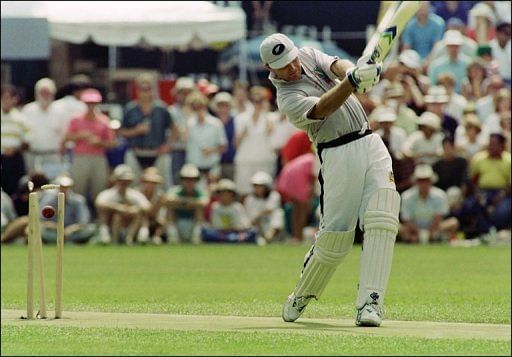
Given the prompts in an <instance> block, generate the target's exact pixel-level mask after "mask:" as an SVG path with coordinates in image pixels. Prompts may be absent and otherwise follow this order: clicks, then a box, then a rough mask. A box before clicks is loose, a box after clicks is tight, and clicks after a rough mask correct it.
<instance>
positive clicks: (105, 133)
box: [65, 89, 116, 207]
mask: <svg viewBox="0 0 512 357" xmlns="http://www.w3.org/2000/svg"><path fill="white" fill-rule="evenodd" d="M80 99H81V100H82V102H84V103H85V104H86V106H87V109H86V112H85V113H84V114H83V115H82V116H79V117H75V118H73V119H72V120H71V123H70V124H69V128H68V132H67V135H66V137H65V141H66V142H73V143H74V144H75V145H74V148H73V162H72V164H71V169H70V173H71V177H72V178H73V180H74V182H75V186H74V190H75V192H76V193H78V194H80V195H82V196H83V197H85V198H86V200H87V201H88V202H90V203H91V207H93V206H94V204H93V203H94V200H95V199H96V196H97V195H98V194H99V193H100V192H101V191H103V190H105V188H106V187H107V183H108V162H107V157H106V150H108V149H113V148H114V147H115V146H116V140H115V133H114V131H113V130H112V129H111V128H110V125H109V122H110V119H109V117H107V116H105V115H104V114H102V113H101V112H100V111H99V109H98V108H97V106H98V104H99V103H101V101H102V96H101V93H100V92H99V91H98V90H96V89H86V90H84V91H83V92H82V94H81V97H80Z"/></svg>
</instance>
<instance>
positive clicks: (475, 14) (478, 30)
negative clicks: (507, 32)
mask: <svg viewBox="0 0 512 357" xmlns="http://www.w3.org/2000/svg"><path fill="white" fill-rule="evenodd" d="M495 22H496V15H495V14H494V11H493V8H492V7H491V6H490V4H489V2H484V1H480V2H478V3H476V4H475V5H474V6H473V7H472V8H471V10H470V11H469V19H468V29H467V31H466V34H467V36H468V37H470V38H471V39H473V40H475V41H476V42H477V43H478V44H482V43H488V42H489V41H490V40H492V39H494V38H495V37H496V28H495V27H494V24H495Z"/></svg>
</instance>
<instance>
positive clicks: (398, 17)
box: [363, 1, 420, 63]
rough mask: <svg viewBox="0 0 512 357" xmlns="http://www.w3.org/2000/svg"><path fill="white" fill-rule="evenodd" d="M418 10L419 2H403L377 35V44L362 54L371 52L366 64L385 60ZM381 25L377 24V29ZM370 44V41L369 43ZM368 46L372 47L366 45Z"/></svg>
mask: <svg viewBox="0 0 512 357" xmlns="http://www.w3.org/2000/svg"><path fill="white" fill-rule="evenodd" d="M419 8H420V1H403V2H402V3H401V4H400V6H399V7H398V9H397V10H396V11H395V13H394V14H393V16H392V17H391V18H390V19H384V20H383V21H385V20H388V21H389V24H388V25H387V26H386V27H385V28H384V29H383V30H382V31H381V32H379V34H378V40H377V43H376V44H375V45H374V47H373V48H371V47H370V48H368V49H365V51H364V52H363V53H368V52H370V51H371V56H370V59H369V60H368V63H376V62H382V61H383V60H384V58H386V56H387V54H388V53H389V50H390V49H391V46H392V45H393V43H394V41H396V39H397V38H398V37H400V35H401V34H402V32H403V30H404V28H405V25H407V22H409V20H410V19H411V18H412V17H413V16H414V15H415V14H416V12H417V11H418V9H419ZM380 28H381V25H380V24H379V29H380ZM370 42H371V41H370ZM368 45H373V44H372V43H368Z"/></svg>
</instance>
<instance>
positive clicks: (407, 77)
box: [393, 49, 430, 114]
mask: <svg viewBox="0 0 512 357" xmlns="http://www.w3.org/2000/svg"><path fill="white" fill-rule="evenodd" d="M398 61H399V62H398V72H399V73H398V75H397V77H396V78H395V81H396V82H399V83H400V84H401V85H402V86H403V94H402V95H403V96H404V97H405V101H404V103H406V104H407V106H408V107H409V108H411V109H412V110H414V112H415V113H417V114H421V113H423V111H424V110H425V103H424V101H423V95H424V93H426V92H427V89H428V88H429V87H430V79H429V78H428V77H427V76H425V75H424V74H423V73H422V69H421V68H422V66H421V58H420V55H419V54H418V52H416V51H414V50H411V49H408V50H404V51H402V53H401V54H400V56H399V57H398ZM395 81H393V82H395Z"/></svg>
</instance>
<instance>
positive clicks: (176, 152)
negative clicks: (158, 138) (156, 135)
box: [168, 77, 195, 185]
mask: <svg viewBox="0 0 512 357" xmlns="http://www.w3.org/2000/svg"><path fill="white" fill-rule="evenodd" d="M194 89H195V84H194V80H193V79H192V78H190V77H180V78H178V80H177V81H176V84H175V85H174V88H173V89H172V95H173V100H174V103H173V104H172V105H171V106H169V108H168V110H169V113H170V114H171V119H172V121H173V122H175V123H176V127H177V129H178V131H179V133H177V134H176V136H175V140H174V141H173V142H172V143H171V148H172V151H171V158H172V162H171V169H172V170H171V171H172V182H173V183H174V184H175V185H177V184H179V183H180V182H179V180H180V175H179V172H180V170H181V168H182V166H183V165H184V164H185V161H186V146H187V142H186V138H187V122H188V118H189V117H190V114H191V113H190V108H188V107H187V106H186V105H185V99H186V98H187V96H188V95H189V94H190V93H192V92H193V91H194ZM178 134H179V135H178Z"/></svg>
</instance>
